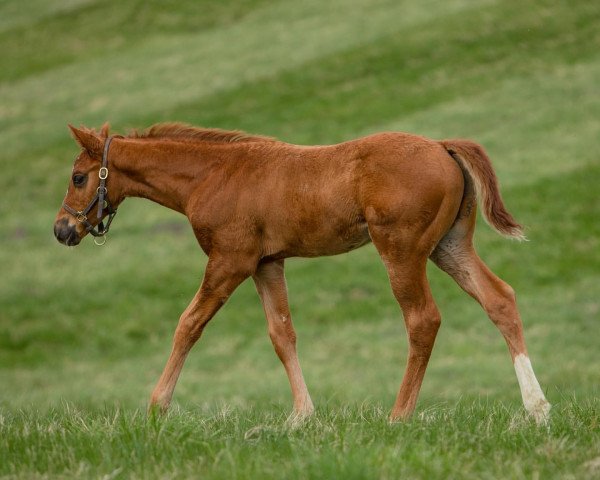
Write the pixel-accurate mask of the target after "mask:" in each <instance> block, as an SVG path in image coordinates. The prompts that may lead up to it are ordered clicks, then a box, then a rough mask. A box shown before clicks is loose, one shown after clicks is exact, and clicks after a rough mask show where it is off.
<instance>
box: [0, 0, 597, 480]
mask: <svg viewBox="0 0 600 480" xmlns="http://www.w3.org/2000/svg"><path fill="white" fill-rule="evenodd" d="M599 22H600V5H599V4H598V3H597V2H590V1H584V0H574V1H571V2H568V3H567V2H555V1H550V0H535V1H533V0H532V1H529V0H526V1H516V0H508V1H500V0H484V1H481V2H467V1H464V0H450V1H447V2H434V1H431V0H425V1H417V0H407V1H404V2H398V1H391V0H369V1H368V0H346V1H341V0H333V1H330V2H318V1H313V0H308V1H302V2H293V1H289V0H279V1H272V2H266V1H264V0H224V1H220V2H210V1H204V0H203V1H192V0H186V1H182V2H177V6H176V7H172V8H169V9H166V8H165V7H164V5H163V4H162V2H158V1H154V0H153V1H146V2H135V1H132V2H117V1H115V0H107V1H104V2H99V1H97V0H69V1H59V0H44V1H42V0H35V1H32V2H28V4H27V7H24V6H23V2H18V1H14V0H7V1H5V2H3V3H2V4H1V5H0V65H1V67H2V68H1V69H0V152H1V154H0V168H1V174H0V187H1V191H2V195H1V201H0V219H1V222H0V266H1V275H0V477H1V478H198V477H200V478H324V479H329V478H389V479H394V478H597V477H598V475H600V401H599V400H598V398H599V395H600V353H599V352H600V348H599V345H600V335H599V334H598V321H599V320H600V254H599V252H600V221H599V219H600V198H599V194H598V185H599V184H600V157H599V154H598V151H599V150H600V140H599V139H600V96H599V95H598V78H600V53H599V52H600V48H599V47H600V30H599V29H598V24H599ZM106 120H108V121H110V122H111V125H112V127H113V129H114V130H115V131H117V132H122V133H126V132H127V131H128V129H130V128H138V127H146V126H148V125H150V124H152V123H155V122H159V121H168V120H178V121H185V122H189V123H193V124H196V125H203V126H207V127H219V128H225V129H243V130H246V131H248V132H252V133H258V134H264V135H270V136H275V137H278V138H280V139H282V140H285V141H288V142H292V143H306V144H324V143H335V142H339V141H343V140H347V139H351V138H355V137H358V136H361V135H365V134H368V133H373V132H377V131H383V130H400V131H407V132H414V133H418V134H423V135H427V136H430V137H433V138H440V139H441V138H453V137H464V138H471V139H473V140H475V141H477V142H479V143H481V144H483V145H484V146H485V147H486V149H487V151H488V153H489V155H490V157H491V159H492V161H493V162H494V166H495V168H496V171H497V173H498V176H499V178H500V182H501V187H502V193H503V196H504V199H505V202H506V205H507V207H508V209H509V210H510V211H511V212H512V213H513V214H514V215H515V217H516V218H517V220H519V221H521V222H522V223H523V224H524V225H525V227H526V234H527V236H528V238H529V242H524V243H517V242H513V241H509V240H505V239H503V238H501V237H499V236H498V235H497V234H496V233H495V232H493V231H492V230H491V229H490V228H489V227H488V226H487V225H485V224H484V223H483V222H482V221H480V222H479V226H478V231H477V233H476V245H477V248H478V251H479V253H480V255H481V257H482V258H483V259H484V260H485V261H486V262H487V263H488V265H490V267H491V268H492V269H493V270H494V271H495V272H496V273H497V274H498V275H499V276H500V277H502V278H503V279H505V280H506V281H508V282H509V283H510V284H511V285H512V286H513V287H514V289H515V290H516V292H517V298H518V302H519V306H520V310H521V314H522V317H523V322H524V328H525V338H526V340H527V342H528V347H529V353H530V356H531V359H532V362H533V365H534V368H535V370H536V373H537V376H538V379H539V381H540V384H541V386H542V388H543V389H544V391H545V393H546V396H547V398H548V400H549V401H550V402H551V403H552V404H553V410H552V418H551V420H550V423H549V425H548V426H547V427H538V426H536V425H535V424H534V423H533V422H531V421H529V420H528V419H527V418H526V417H525V415H524V411H523V408H522V406H521V400H520V395H519V389H518V385H517V380H516V378H515V374H514V370H513V367H512V364H511V361H510V357H509V354H508V351H507V348H506V345H505V343H504V341H503V339H502V337H501V335H500V333H499V332H498V331H497V330H496V328H495V327H494V326H493V325H492V323H491V322H490V321H489V320H488V319H487V318H486V316H485V314H484V312H483V311H482V310H481V308H480V307H479V305H477V304H476V303H475V302H474V301H473V300H472V299H471V298H469V297H468V296H467V295H466V294H465V293H464V292H462V291H461V290H460V289H459V288H458V287H457V286H456V285H455V283H454V282H453V281H452V280H451V279H450V278H448V277H447V276H446V275H445V274H443V273H442V272H440V271H439V270H437V269H436V268H435V266H433V265H430V268H429V270H428V274H429V278H430V281H431V284H432V290H433V294H434V297H435V298H436V301H437V304H438V306H439V308H440V310H441V312H442V326H441V329H440V332H439V334H438V337H437V341H436V346H435V348H434V351H433V355H432V358H431V361H430V363H429V367H428V371H427V374H426V376H425V380H424V384H423V388H422V391H421V395H420V399H419V403H418V404H417V411H416V414H415V415H414V417H413V418H412V419H411V420H409V421H407V422H405V423H401V424H396V425H391V426H390V425H389V424H388V423H387V414H388V413H389V409H390V408H391V406H392V403H393V400H394V397H395V394H396V392H397V389H398V386H399V383H400V380H401V376H402V372H403V368H404V364H405V358H406V352H407V347H406V335H405V332H404V324H403V321H402V317H401V314H400V310H399V308H398V305H397V303H396V301H395V300H394V298H393V295H392V293H391V290H390V287H389V283H388V279H387V276H386V273H385V269H384V267H383V265H382V263H381V261H380V259H379V257H378V255H377V253H376V252H375V250H374V248H373V246H372V245H369V246H366V247H363V248H362V249H359V250H357V251H354V252H352V253H350V254H347V255H344V256H337V257H328V258H319V259H312V260H303V259H291V260H289V261H287V262H286V267H287V268H286V270H287V272H286V275H287V281H288V288H289V295H290V303H291V310H292V315H293V318H294V324H295V328H296V331H297V334H298V350H299V356H300V362H301V364H302V367H303V370H304V375H305V378H306V382H307V385H308V388H309V389H310V392H311V395H312V397H313V401H314V402H315V406H316V415H315V417H314V418H312V419H310V420H309V421H307V422H306V424H304V425H302V426H300V427H298V428H290V427H289V426H288V425H287V424H286V417H287V415H288V413H289V412H290V410H291V395H290V393H289V386H288V382H287V379H286V377H285V373H284V370H283V368H282V367H281V365H280V362H279V360H278V359H277V357H276V355H275V353H274V352H273V349H272V346H271V344H270V341H269V338H268V335H267V333H266V323H265V320H264V314H263V311H262V308H261V305H260V302H259V300H258V296H257V294H256V291H255V289H254V286H253V284H252V282H249V281H247V282H245V283H244V284H243V285H241V287H240V288H238V290H237V291H236V292H235V293H234V295H233V296H232V298H231V299H230V300H229V302H228V303H227V304H226V305H225V307H224V308H223V309H222V310H221V311H220V312H219V313H218V314H217V316H216V318H215V319H214V320H213V321H212V322H211V324H210V325H209V326H208V327H207V329H206V331H205V332H204V335H203V337H202V339H201V340H200V342H199V343H198V344H197V345H196V347H195V348H194V349H193V351H192V353H191V354H190V356H189V358H188V360H187V362H186V365H185V368H184V370H183V374H182V376H181V378H180V381H179V384H178V387H177V389H176V391H175V397H174V401H175V402H174V408H173V409H172V410H171V412H170V413H169V414H168V415H167V416H166V417H164V418H156V417H150V418H148V417H146V415H145V409H146V405H147V401H148V397H149V395H150V392H151V390H152V388H153V386H154V384H155V382H156V380H157V379H158V376H159V375H160V372H161V370H162V368H163V366H164V363H165V361H166V359H167V356H168V354H169V351H170V347H171V336H172V332H173V330H174V328H175V326H176V323H177V320H178V318H179V315H180V313H181V312H182V311H183V309H184V308H185V307H186V305H187V304H188V302H189V300H190V299H191V297H192V296H193V294H194V293H195V291H196V289H197V287H198V285H199V282H200V280H201V278H202V272H203V269H204V265H205V262H206V258H205V257H204V255H203V254H202V252H201V250H200V249H199V247H198V246H197V244H196V240H195V239H194V236H193V234H192V232H191V230H190V228H189V226H188V224H187V220H186V219H185V218H184V217H182V216H181V215H178V214H176V213H174V212H171V211H168V210H166V209H164V208H162V207H160V206H158V205H154V204H151V203H149V202H147V201H143V200H138V199H128V200H127V201H126V202H125V203H124V204H123V205H122V206H121V208H120V210H119V212H120V213H119V215H118V216H117V217H116V219H115V222H114V224H113V226H112V229H111V233H110V235H109V239H108V242H107V244H106V245H105V246H104V247H102V248H99V247H96V246H95V245H93V243H92V241H91V239H90V238H88V239H85V240H84V242H83V243H82V245H80V246H78V247H77V248H72V249H69V248H65V247H64V246H61V245H59V244H58V243H57V242H56V240H55V239H54V237H53V234H52V224H53V222H54V216H55V214H56V212H57V210H58V208H59V206H60V203H61V201H62V198H63V195H64V191H65V189H66V187H67V182H68V179H69V175H70V172H71V167H72V161H73V159H74V157H75V155H76V154H77V152H78V148H77V147H76V145H75V143H74V141H73V140H72V139H71V137H70V135H69V133H68V130H67V127H66V125H67V123H73V124H75V125H78V124H79V123H83V124H85V125H87V126H95V127H99V126H100V125H101V124H102V123H103V122H104V121H106Z"/></svg>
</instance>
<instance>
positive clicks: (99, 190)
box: [96, 187, 108, 195]
mask: <svg viewBox="0 0 600 480" xmlns="http://www.w3.org/2000/svg"><path fill="white" fill-rule="evenodd" d="M100 192H102V195H106V194H107V193H108V190H107V189H106V187H98V188H97V189H96V193H98V195H100Z"/></svg>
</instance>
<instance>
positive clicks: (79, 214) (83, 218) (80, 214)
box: [77, 212, 87, 223]
mask: <svg viewBox="0 0 600 480" xmlns="http://www.w3.org/2000/svg"><path fill="white" fill-rule="evenodd" d="M86 220H87V217H86V215H85V213H83V212H77V221H78V222H79V223H83V222H85V221H86Z"/></svg>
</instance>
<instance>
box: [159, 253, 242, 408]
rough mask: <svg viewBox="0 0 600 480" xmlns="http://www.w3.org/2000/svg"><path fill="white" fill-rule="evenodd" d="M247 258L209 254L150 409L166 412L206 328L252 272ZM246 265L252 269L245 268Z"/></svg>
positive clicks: (182, 318)
mask: <svg viewBox="0 0 600 480" xmlns="http://www.w3.org/2000/svg"><path fill="white" fill-rule="evenodd" d="M245 260H246V259H241V260H236V259H231V258H222V257H217V256H216V255H215V256H211V257H209V260H208V264H207V265H206V271H205V273H204V279H203V280H202V285H201V286H200V289H199V290H198V292H197V293H196V295H195V296H194V298H193V300H192V301H191V303H190V304H189V305H188V307H187V308H186V309H185V311H184V312H183V314H182V315H181V317H180V318H179V323H178V324H177V328H176V329H175V335H174V337H173V348H172V350H171V355H170V356H169V359H168V361H167V364H166V366H165V368H164V370H163V373H162V375H161V376H160V379H159V380H158V383H157V385H156V387H155V388H154V391H153V392H152V396H151V398H150V406H149V410H154V409H159V411H160V412H165V411H166V410H167V408H168V407H169V404H170V403H171V398H172V397H173V391H174V390H175V385H176V384H177V379H178V378H179V374H180V373H181V369H182V368H183V364H184V363H185V359H186V358H187V356H188V353H189V352H190V350H191V348H192V347H193V346H194V344H195V343H196V342H197V341H198V339H199V338H200V336H201V335H202V331H203V330H204V327H205V326H206V324H207V323H208V322H209V321H210V320H211V319H212V317H213V316H214V315H215V313H217V311H218V310H219V308H221V306H222V305H223V304H224V303H225V301H226V300H227V299H228V298H229V296H230V295H231V294H232V293H233V291H234V290H235V289H236V288H237V286H238V285H239V284H240V283H242V282H243V281H244V280H245V279H246V278H248V277H249V276H250V275H251V273H252V271H251V270H252V269H251V266H250V264H251V262H247V261H245ZM244 265H246V266H248V267H249V268H244Z"/></svg>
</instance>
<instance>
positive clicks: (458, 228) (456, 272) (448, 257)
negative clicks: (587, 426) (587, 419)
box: [430, 209, 550, 423]
mask: <svg viewBox="0 0 600 480" xmlns="http://www.w3.org/2000/svg"><path fill="white" fill-rule="evenodd" d="M474 227H475V209H473V211H470V212H469V214H468V216H467V217H465V218H462V219H459V220H458V221H457V223H456V224H455V225H454V226H453V228H452V229H451V230H450V231H449V232H448V233H447V234H446V235H445V236H444V238H443V239H442V240H441V241H440V242H439V243H438V245H437V247H436V248H435V250H434V251H433V253H432V254H431V257H430V258H431V259H432V260H433V261H434V262H435V264H436V265H437V266H438V267H439V268H441V269H442V270H443V271H445V272H446V273H448V274H449V275H450V276H451V277H452V278H453V279H454V280H455V281H456V283H458V285H459V286H460V287H461V288H462V289H463V290H464V291H466V292H467V293H468V294H469V295H471V296H472V297H473V298H474V299H475V300H477V301H478V302H479V304H480V305H481V306H482V307H483V309H484V310H485V312H486V313H487V315H488V317H489V318H490V319H491V320H492V322H493V323H494V324H495V325H496V327H497V328H498V329H499V330H500V332H501V333H502V335H503V336H504V339H505V340H506V343H507V345H508V349H509V351H510V354H511V357H512V360H513V364H514V368H515V372H516V374H517V380H518V382H519V387H520V390H521V396H522V398H523V404H524V406H525V409H526V410H527V411H528V412H529V414H531V415H532V416H533V417H534V419H535V420H536V421H537V422H538V423H544V422H546V421H547V418H548V414H549V411H550V404H549V403H548V401H547V400H546V398H545V396H544V393H543V392H542V389H541V388H540V385H539V383H538V380H537V378H536V376H535V374H534V372H533V368H532V366H531V362H530V360H529V355H528V353H527V347H526V345H525V338H524V336H523V324H522V322H521V316H520V314H519V310H518V309H517V303H516V297H515V293H514V290H513V289H512V288H511V286H510V285H508V284H507V283H506V282H504V281H502V280H501V279H500V278H498V277H497V276H496V275H494V273H493V272H492V271H491V270H490V269H489V268H488V267H487V265H486V264H485V263H484V262H483V261H482V260H481V259H480V258H479V256H478V255H477V253H476V252H475V249H474V247H473V243H472V237H473V231H474Z"/></svg>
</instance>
